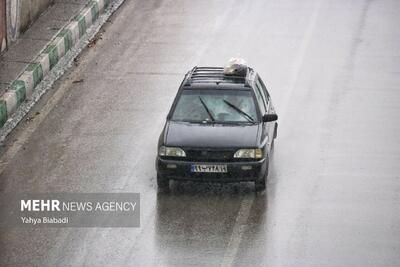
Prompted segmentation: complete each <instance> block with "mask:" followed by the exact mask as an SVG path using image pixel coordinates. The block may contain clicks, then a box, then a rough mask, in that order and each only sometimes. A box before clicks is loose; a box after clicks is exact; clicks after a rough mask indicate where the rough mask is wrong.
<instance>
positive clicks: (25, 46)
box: [0, 0, 118, 128]
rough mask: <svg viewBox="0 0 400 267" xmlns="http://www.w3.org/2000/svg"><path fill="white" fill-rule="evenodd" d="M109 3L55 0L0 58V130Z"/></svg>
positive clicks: (104, 0) (103, 0)
mask: <svg viewBox="0 0 400 267" xmlns="http://www.w3.org/2000/svg"><path fill="white" fill-rule="evenodd" d="M111 1H112V0H55V3H54V4H53V5H52V6H51V7H49V9H48V10H46V11H45V12H44V13H43V14H42V15H41V16H40V17H39V19H38V20H37V21H36V22H35V23H34V24H33V25H32V26H31V27H30V28H29V29H28V30H27V31H26V32H25V33H24V34H23V35H21V37H20V38H19V39H18V40H17V41H16V42H15V43H14V44H13V45H12V46H11V47H9V50H8V51H6V52H5V53H3V54H2V55H1V56H0V128H1V127H3V125H4V124H5V123H6V122H7V121H8V119H10V118H11V117H12V115H13V114H14V113H15V112H16V110H17V109H18V107H19V106H20V105H21V104H22V103H24V102H25V101H26V100H27V99H28V100H29V99H30V97H31V95H32V93H33V91H34V89H35V87H36V86H37V85H38V84H39V83H40V82H41V81H42V80H43V78H44V77H45V76H46V75H47V74H48V73H49V71H50V70H52V69H53V67H54V66H55V65H56V64H57V63H58V62H59V60H60V59H61V58H62V57H63V56H64V55H65V54H67V53H68V52H69V51H70V50H71V48H72V47H73V46H74V45H75V44H76V43H77V42H78V41H79V40H80V39H81V38H82V37H83V36H85V34H86V31H87V29H89V28H90V26H92V25H93V23H95V22H96V20H97V19H98V18H99V16H100V15H101V14H102V13H104V12H105V10H106V8H107V7H108V6H109V5H110V2H111ZM113 2H114V1H113ZM117 2H118V1H117Z"/></svg>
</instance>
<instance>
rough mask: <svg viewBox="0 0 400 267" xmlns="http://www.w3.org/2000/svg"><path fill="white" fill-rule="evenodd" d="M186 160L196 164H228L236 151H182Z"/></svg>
mask: <svg viewBox="0 0 400 267" xmlns="http://www.w3.org/2000/svg"><path fill="white" fill-rule="evenodd" d="M184 150H185V152H186V159H185V160H188V161H196V162H229V161H233V160H234V158H233V155H234V154H235V151H236V150H214V149H184Z"/></svg>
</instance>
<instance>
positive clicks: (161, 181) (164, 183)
mask: <svg viewBox="0 0 400 267" xmlns="http://www.w3.org/2000/svg"><path fill="white" fill-rule="evenodd" d="M157 186H158V189H160V190H168V189H169V179H167V178H165V177H163V176H162V175H161V174H159V173H157Z"/></svg>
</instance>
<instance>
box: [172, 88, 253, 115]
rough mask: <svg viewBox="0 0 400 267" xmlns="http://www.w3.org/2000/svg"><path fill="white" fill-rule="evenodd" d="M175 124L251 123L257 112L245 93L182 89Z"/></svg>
mask: <svg viewBox="0 0 400 267" xmlns="http://www.w3.org/2000/svg"><path fill="white" fill-rule="evenodd" d="M171 119H172V120H174V121H186V122H202V123H207V122H210V123H211V122H216V123H253V122H256V121H257V112H256V108H255V105H254V100H253V96H252V94H251V92H250V91H247V90H246V91H245V90H223V89H219V90H211V89H202V90H201V89H200V90H193V89H188V90H184V91H183V92H182V93H181V95H180V98H179V100H178V103H177V105H176V107H175V110H174V112H173V115H172V118H171Z"/></svg>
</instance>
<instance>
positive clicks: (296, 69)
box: [279, 0, 322, 117]
mask: <svg viewBox="0 0 400 267" xmlns="http://www.w3.org/2000/svg"><path fill="white" fill-rule="evenodd" d="M321 6H322V0H318V1H317V3H316V4H315V5H314V9H313V13H312V16H311V21H310V23H309V24H308V27H307V29H306V32H305V34H304V37H303V39H302V41H301V44H300V49H299V52H298V53H297V55H296V58H295V60H294V61H293V68H292V71H291V76H290V79H289V83H288V85H287V89H286V93H285V94H284V97H283V100H282V103H281V105H280V107H279V113H280V114H282V115H280V116H281V117H283V115H284V114H285V113H286V108H287V106H288V104H289V99H290V98H291V96H292V94H293V91H294V87H295V85H296V83H297V81H298V80H299V76H300V72H301V66H302V65H303V62H304V58H305V55H306V52H307V48H308V46H309V45H310V41H311V38H312V35H313V32H314V29H315V26H316V24H317V20H318V15H319V13H320V10H321Z"/></svg>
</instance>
